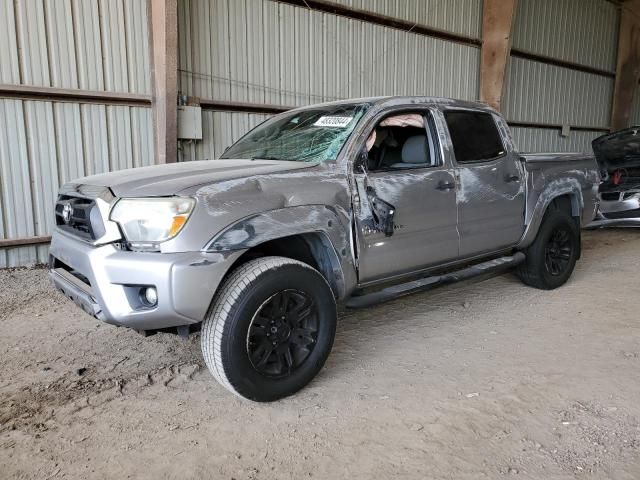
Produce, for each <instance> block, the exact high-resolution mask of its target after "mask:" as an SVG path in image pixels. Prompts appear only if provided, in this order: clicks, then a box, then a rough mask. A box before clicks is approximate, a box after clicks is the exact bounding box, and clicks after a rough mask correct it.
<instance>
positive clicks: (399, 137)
mask: <svg viewBox="0 0 640 480" xmlns="http://www.w3.org/2000/svg"><path fill="white" fill-rule="evenodd" d="M434 138H435V137H434V134H433V122H432V120H431V115H430V114H429V113H428V112H425V111H417V112H416V111H414V112H411V111H408V112H396V113H393V114H390V115H387V116H385V117H384V118H382V120H380V121H379V122H378V124H377V125H376V127H375V128H374V129H373V131H372V132H371V134H370V135H369V138H368V140H367V144H366V148H367V154H368V162H369V165H368V167H369V171H372V172H375V171H386V170H406V169H411V168H428V167H434V166H437V165H440V157H439V156H438V154H437V151H436V148H435V143H434Z"/></svg>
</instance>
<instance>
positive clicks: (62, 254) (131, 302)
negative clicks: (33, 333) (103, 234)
mask: <svg viewBox="0 0 640 480" xmlns="http://www.w3.org/2000/svg"><path fill="white" fill-rule="evenodd" d="M241 254H242V252H241V251H237V252H225V253H203V252H184V253H146V252H144V253H143V252H130V251H123V250H120V249H118V248H116V247H115V246H114V245H112V244H108V245H103V246H98V247H94V246H92V245H89V244H87V243H85V242H83V241H82V240H79V239H78V238H74V237H73V236H70V235H67V234H64V233H62V232H60V231H56V232H55V233H54V235H53V237H52V239H51V248H50V255H51V257H50V263H51V271H50V276H51V279H52V280H53V283H54V285H55V286H56V288H58V289H59V290H61V291H62V292H63V293H64V294H65V295H67V297H69V298H71V299H72V300H73V301H74V302H75V303H76V304H77V305H78V306H80V307H81V308H82V309H83V310H84V311H85V312H87V313H89V314H90V315H93V316H94V317H96V318H98V319H100V320H103V321H105V322H108V323H112V324H115V325H123V326H127V327H131V328H135V329H140V330H155V329H160V328H168V327H176V326H180V325H189V324H193V323H198V322H201V321H202V320H203V319H204V316H205V315H206V313H207V310H208V308H209V305H210V303H211V300H212V299H213V295H214V293H215V291H216V290H217V288H218V286H219V284H220V281H221V280H222V278H223V277H224V275H225V274H226V273H227V271H228V269H229V268H230V267H231V265H232V264H233V262H234V261H235V260H236V259H237V258H238V257H239V256H240V255H241ZM142 286H153V287H155V288H156V290H157V294H158V302H157V305H155V306H154V307H148V306H146V305H144V304H143V303H142V302H141V301H140V298H139V294H138V292H139V289H140V288H141V287H142Z"/></svg>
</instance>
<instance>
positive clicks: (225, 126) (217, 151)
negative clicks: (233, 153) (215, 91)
mask: <svg viewBox="0 0 640 480" xmlns="http://www.w3.org/2000/svg"><path fill="white" fill-rule="evenodd" d="M267 118H269V115H262V114H255V113H234V112H213V111H204V112H202V136H203V139H202V141H201V142H195V143H194V142H187V141H183V142H181V149H182V158H183V160H185V161H188V160H211V159H214V158H219V157H220V155H222V153H223V152H224V150H225V148H227V147H228V146H230V145H231V144H232V143H233V142H235V141H236V140H238V139H239V138H240V137H242V136H243V135H244V134H245V133H247V132H248V131H249V130H251V129H252V128H253V127H255V126H256V125H258V124H260V123H262V122H264V121H265V120H266V119H267Z"/></svg>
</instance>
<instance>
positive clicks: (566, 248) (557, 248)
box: [544, 225, 573, 276]
mask: <svg viewBox="0 0 640 480" xmlns="http://www.w3.org/2000/svg"><path fill="white" fill-rule="evenodd" d="M572 248H573V243H572V241H571V233H570V232H569V231H568V230H567V229H566V228H564V226H562V225H561V226H559V227H558V228H556V229H555V230H554V231H553V233H552V234H551V236H550V238H549V241H548V242H547V244H546V245H545V249H544V264H545V268H546V269H547V272H549V273H550V274H551V275H553V276H559V275H562V274H563V273H564V272H565V271H566V270H567V267H568V266H569V262H570V261H571V256H572Z"/></svg>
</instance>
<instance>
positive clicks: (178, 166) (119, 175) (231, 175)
mask: <svg viewBox="0 0 640 480" xmlns="http://www.w3.org/2000/svg"><path fill="white" fill-rule="evenodd" d="M315 165H316V164H315V163H305V162H289V161H282V160H201V161H196V162H182V163H169V164H165V165H153V166H150V167H140V168H131V169H127V170H120V171H117V172H111V173H103V174H100V175H92V176H90V177H84V178H79V179H77V180H74V181H73V183H74V184H78V185H92V186H100V187H108V188H110V189H111V191H112V192H113V194H114V195H115V196H117V197H166V196H170V195H177V194H179V193H180V192H182V191H183V190H186V189H189V188H193V187H197V186H199V185H208V184H213V183H217V182H221V181H225V180H232V179H236V178H243V177H252V176H254V175H265V174H271V173H282V172H287V171H292V170H301V169H304V168H309V167H313V166H315Z"/></svg>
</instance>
